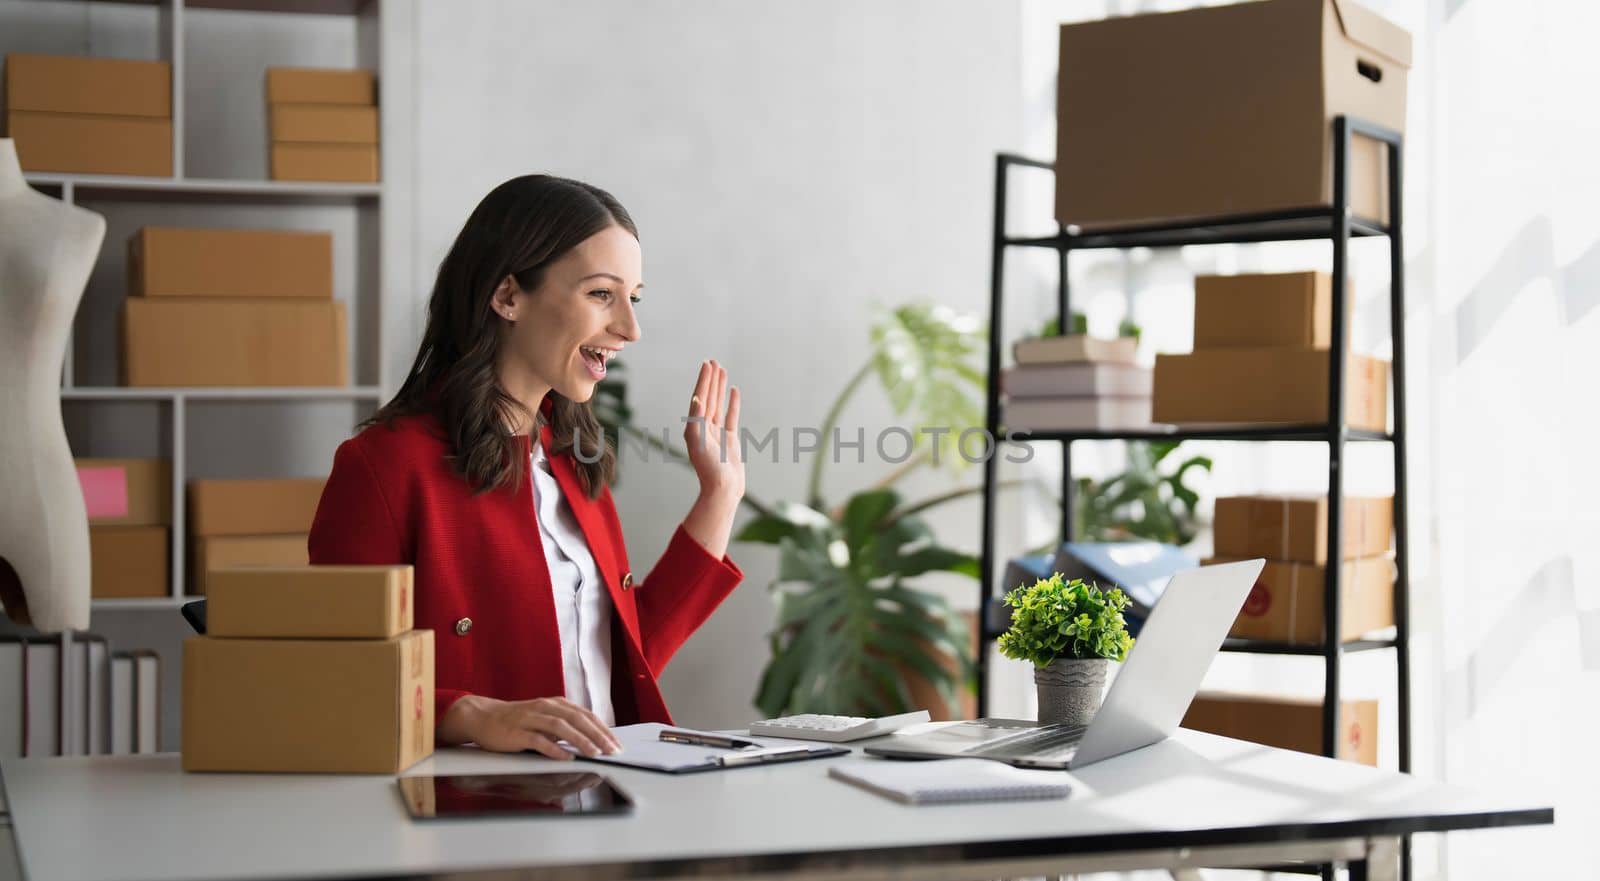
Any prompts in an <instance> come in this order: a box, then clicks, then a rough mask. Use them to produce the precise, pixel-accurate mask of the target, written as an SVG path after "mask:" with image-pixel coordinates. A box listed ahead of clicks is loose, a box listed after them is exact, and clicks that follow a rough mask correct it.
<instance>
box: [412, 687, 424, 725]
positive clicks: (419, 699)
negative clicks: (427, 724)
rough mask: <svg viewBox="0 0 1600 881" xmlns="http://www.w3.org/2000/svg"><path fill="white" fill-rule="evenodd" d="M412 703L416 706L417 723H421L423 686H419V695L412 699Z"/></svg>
mask: <svg viewBox="0 0 1600 881" xmlns="http://www.w3.org/2000/svg"><path fill="white" fill-rule="evenodd" d="M412 703H414V704H416V709H417V721H418V722H421V721H422V686H420V685H418V686H417V694H416V697H415V698H413V699H412Z"/></svg>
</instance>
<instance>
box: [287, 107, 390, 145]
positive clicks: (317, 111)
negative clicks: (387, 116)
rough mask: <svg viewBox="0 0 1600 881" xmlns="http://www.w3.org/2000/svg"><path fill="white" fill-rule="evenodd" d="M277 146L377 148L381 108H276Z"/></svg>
mask: <svg viewBox="0 0 1600 881" xmlns="http://www.w3.org/2000/svg"><path fill="white" fill-rule="evenodd" d="M268 118H269V120H270V121H271V135H272V140H273V142H274V143H311V144H376V143H378V108H376V107H356V106H354V105H341V104H273V105H272V106H271V107H270V108H269V116H268Z"/></svg>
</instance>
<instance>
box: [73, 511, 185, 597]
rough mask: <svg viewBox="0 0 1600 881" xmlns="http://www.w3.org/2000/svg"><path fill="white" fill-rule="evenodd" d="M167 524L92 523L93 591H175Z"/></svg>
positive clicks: (135, 593) (128, 594) (129, 593)
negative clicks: (115, 524)
mask: <svg viewBox="0 0 1600 881" xmlns="http://www.w3.org/2000/svg"><path fill="white" fill-rule="evenodd" d="M170 551H171V541H170V540H169V538H168V533H167V527H165V526H90V527H89V595H90V596H92V597H94V598H96V599H103V598H110V597H164V596H169V595H171V593H172V585H171V583H170V582H169V579H168V575H169V570H168V568H167V560H168V558H169V556H170V554H169V552H170Z"/></svg>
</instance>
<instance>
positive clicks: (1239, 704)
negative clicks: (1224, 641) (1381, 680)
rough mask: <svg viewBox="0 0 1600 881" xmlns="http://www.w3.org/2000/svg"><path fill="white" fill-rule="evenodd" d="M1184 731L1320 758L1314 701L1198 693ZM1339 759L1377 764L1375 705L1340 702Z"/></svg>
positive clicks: (1319, 722)
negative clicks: (1308, 754)
mask: <svg viewBox="0 0 1600 881" xmlns="http://www.w3.org/2000/svg"><path fill="white" fill-rule="evenodd" d="M1182 724H1183V727H1185V728H1189V729H1192V730H1195V731H1209V732H1211V733H1212V734H1220V735H1222V736H1223V737H1233V738H1237V739H1239V740H1248V741H1250V742H1252V743H1260V744H1264V745H1266V746H1275V747H1278V748H1279V749H1292V750H1298V751H1299V752H1303V753H1312V754H1313V755H1321V754H1322V701H1321V700H1320V699H1316V698H1299V697H1278V696H1271V697H1269V696H1265V695H1247V694H1229V693H1224V692H1205V691H1202V692H1200V694H1199V695H1197V696H1196V697H1195V699H1194V702H1193V703H1191V704H1189V711H1188V712H1187V713H1185V714H1184V717H1183V723H1182ZM1337 751H1338V757H1339V758H1341V759H1345V760H1347V761H1352V762H1360V763H1362V764H1364V765H1377V764H1378V702H1377V701H1374V700H1344V701H1340V702H1339V721H1338V750H1337Z"/></svg>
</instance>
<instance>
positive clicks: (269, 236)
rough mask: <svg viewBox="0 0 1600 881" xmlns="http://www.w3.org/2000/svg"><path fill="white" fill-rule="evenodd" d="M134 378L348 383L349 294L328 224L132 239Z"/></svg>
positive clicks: (128, 359)
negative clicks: (337, 276)
mask: <svg viewBox="0 0 1600 881" xmlns="http://www.w3.org/2000/svg"><path fill="white" fill-rule="evenodd" d="M128 293H129V297H128V299H127V303H126V306H125V311H124V315H123V319H124V320H123V325H122V342H123V346H122V356H123V359H122V374H123V377H122V378H123V382H124V383H125V384H126V385H130V386H342V385H347V384H348V383H349V359H348V357H347V352H348V345H347V343H346V338H347V334H346V330H345V308H344V303H342V302H339V301H338V300H335V299H333V237H332V236H331V235H330V234H328V233H321V232H287V231H281V230H244V229H176V228H170V227H144V228H143V229H140V230H139V231H138V232H137V233H136V234H134V236H133V237H132V238H130V239H129V240H128Z"/></svg>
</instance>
